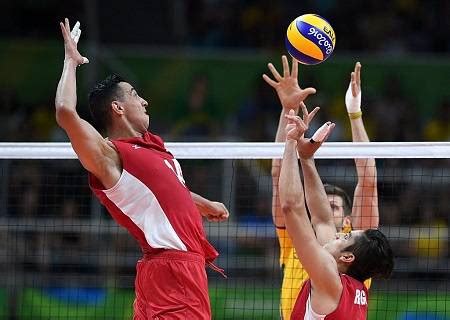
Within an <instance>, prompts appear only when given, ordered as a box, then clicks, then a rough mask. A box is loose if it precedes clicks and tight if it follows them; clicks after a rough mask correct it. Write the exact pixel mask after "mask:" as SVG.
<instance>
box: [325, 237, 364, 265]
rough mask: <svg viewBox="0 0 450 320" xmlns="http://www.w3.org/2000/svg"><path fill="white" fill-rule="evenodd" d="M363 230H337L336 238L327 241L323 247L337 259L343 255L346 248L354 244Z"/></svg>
mask: <svg viewBox="0 0 450 320" xmlns="http://www.w3.org/2000/svg"><path fill="white" fill-rule="evenodd" d="M363 232H364V231H362V230H357V231H351V232H349V233H343V232H336V237H335V239H334V240H331V241H330V242H328V243H326V244H325V245H324V246H323V247H324V249H325V250H327V251H328V252H329V253H331V255H332V256H333V257H335V259H336V260H337V259H339V257H341V255H342V252H343V251H344V250H345V248H347V247H349V246H351V245H352V244H354V243H355V240H356V238H357V237H359V236H361V235H362V233H363Z"/></svg>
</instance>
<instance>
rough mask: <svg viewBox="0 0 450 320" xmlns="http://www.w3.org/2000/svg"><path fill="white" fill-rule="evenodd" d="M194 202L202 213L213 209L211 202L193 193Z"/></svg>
mask: <svg viewBox="0 0 450 320" xmlns="http://www.w3.org/2000/svg"><path fill="white" fill-rule="evenodd" d="M191 197H192V200H193V201H194V203H195V206H196V207H197V209H198V210H199V211H200V213H203V212H205V211H206V210H208V208H210V207H211V201H210V200H208V199H206V198H203V197H202V196H200V195H198V194H196V193H194V192H192V191H191Z"/></svg>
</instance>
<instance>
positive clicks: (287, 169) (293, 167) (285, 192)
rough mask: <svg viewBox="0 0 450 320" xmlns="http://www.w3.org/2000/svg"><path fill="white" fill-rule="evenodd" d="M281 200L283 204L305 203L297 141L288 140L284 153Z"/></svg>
mask: <svg viewBox="0 0 450 320" xmlns="http://www.w3.org/2000/svg"><path fill="white" fill-rule="evenodd" d="M279 184H280V187H279V192H280V202H281V206H282V207H284V206H291V207H292V206H297V205H298V204H300V205H302V204H303V205H304V193H303V186H302V182H301V180H300V172H299V167H298V159H297V143H296V141H293V140H289V141H286V146H285V149H284V154H283V165H282V166H281V172H280V181H279Z"/></svg>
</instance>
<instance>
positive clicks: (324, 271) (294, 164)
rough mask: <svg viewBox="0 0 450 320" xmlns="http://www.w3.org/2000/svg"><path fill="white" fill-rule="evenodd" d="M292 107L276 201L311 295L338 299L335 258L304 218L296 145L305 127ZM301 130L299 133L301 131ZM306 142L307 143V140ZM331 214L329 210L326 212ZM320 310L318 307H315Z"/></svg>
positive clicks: (339, 285)
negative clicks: (310, 289) (278, 201)
mask: <svg viewBox="0 0 450 320" xmlns="http://www.w3.org/2000/svg"><path fill="white" fill-rule="evenodd" d="M305 128H306V125H305V124H304V122H303V121H302V120H301V119H300V118H299V117H296V116H295V113H294V111H293V110H292V111H291V112H290V115H289V124H288V126H287V127H286V132H287V137H286V145H285V150H284V154H283V163H282V166H281V173H280V187H279V188H280V190H279V191H280V203H281V208H282V212H283V214H284V219H285V222H286V228H287V230H288V233H289V235H290V237H291V238H292V242H293V244H294V247H295V250H296V252H297V255H298V258H299V260H300V262H301V263H302V265H303V267H304V268H305V270H306V271H307V272H308V274H309V276H310V278H311V282H312V285H313V286H314V294H315V295H317V296H318V297H320V298H321V299H324V300H325V301H327V302H329V301H331V302H333V301H338V300H339V295H340V293H341V291H342V285H341V282H340V278H339V273H338V270H337V265H336V261H335V260H334V258H333V257H332V256H331V254H330V253H328V252H327V251H326V250H325V249H324V248H323V247H322V246H321V245H320V244H319V243H318V241H317V239H316V237H315V235H314V231H313V229H312V226H311V223H310V221H309V219H308V216H307V213H306V207H305V198H304V196H303V186H302V182H301V179H300V172H299V166H298V159H297V144H298V140H299V139H300V137H301V136H302V135H303V133H304V131H305V130H306V129H305ZM302 130H303V132H302ZM308 143H309V142H308ZM330 214H331V212H330ZM316 311H318V312H320V311H321V310H316Z"/></svg>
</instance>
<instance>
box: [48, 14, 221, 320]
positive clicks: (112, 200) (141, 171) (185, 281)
mask: <svg viewBox="0 0 450 320" xmlns="http://www.w3.org/2000/svg"><path fill="white" fill-rule="evenodd" d="M60 26H61V32H62V35H63V38H64V49H65V58H64V67H63V71H62V75H61V79H60V81H59V84H58V88H57V91H56V98H55V106H56V120H57V122H58V124H59V125H60V126H61V127H62V128H63V129H64V130H65V131H66V133H67V135H68V136H69V139H70V142H71V144H72V147H73V149H74V150H75V152H76V153H77V155H78V158H79V160H80V162H81V163H82V165H83V166H84V168H85V169H86V170H87V171H88V172H89V183H90V187H91V189H92V190H93V192H94V193H95V195H96V196H97V197H98V198H99V199H100V201H101V202H102V204H103V205H104V206H105V207H106V208H107V209H108V211H109V213H110V214H111V215H112V217H113V218H114V219H115V220H116V221H117V223H119V224H120V225H122V226H123V227H125V228H126V229H127V230H128V231H129V232H130V234H131V235H132V236H133V237H134V238H135V239H136V240H137V241H138V243H139V245H140V247H141V249H142V252H143V258H142V259H141V260H139V262H138V263H137V268H136V269H137V273H136V279H135V294H136V297H135V301H134V306H133V308H134V319H211V311H210V303H209V297H208V286H207V277H206V270H205V264H207V265H210V266H212V267H213V268H215V269H216V270H217V267H215V266H214V265H213V264H212V262H213V260H214V259H215V258H216V257H217V256H218V253H217V251H216V250H215V249H214V248H213V247H212V245H211V244H210V243H209V242H208V241H207V239H206V236H205V232H204V230H203V225H202V219H201V216H204V217H206V218H208V219H209V220H212V221H222V220H226V219H227V218H228V215H229V214H228V210H227V209H226V207H225V206H224V205H223V204H222V203H219V202H213V201H209V200H207V199H205V198H203V197H201V196H199V195H197V194H195V193H193V192H190V191H189V189H188V187H187V186H186V184H185V181H184V179H183V175H182V171H181V168H180V165H179V163H178V162H177V160H176V159H175V158H174V157H173V156H172V154H171V153H170V152H169V151H167V150H166V148H165V146H164V142H163V140H162V139H161V138H160V137H159V136H157V135H155V134H153V133H151V132H149V131H148V127H149V115H148V114H147V108H148V103H147V101H145V100H144V99H143V98H141V97H140V96H139V95H138V93H137V92H136V90H135V89H134V88H133V87H132V85H131V84H129V83H128V82H126V81H125V80H123V79H122V78H120V77H118V76H110V77H108V78H106V79H105V80H103V81H101V82H99V83H98V84H97V85H96V86H95V88H94V89H93V90H92V91H91V93H90V94H89V105H90V108H91V112H92V114H93V116H94V118H95V120H96V121H97V122H98V124H99V125H100V126H101V127H102V129H104V130H105V131H106V133H107V134H108V138H106V139H104V138H103V137H102V136H101V135H100V133H99V131H97V130H96V129H95V128H94V127H93V126H92V125H91V124H89V123H88V122H86V121H85V120H83V119H81V118H80V116H79V115H78V113H77V111H76V102H77V95H76V68H77V67H78V66H80V65H82V64H85V63H88V62H89V61H88V59H86V58H85V57H83V56H82V55H81V54H80V53H79V52H78V49H77V43H78V40H79V38H80V34H81V29H80V28H79V27H80V24H79V23H78V22H77V23H76V24H75V26H74V28H73V30H72V31H70V26H69V21H68V19H65V21H64V23H60ZM219 271H220V269H219Z"/></svg>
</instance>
